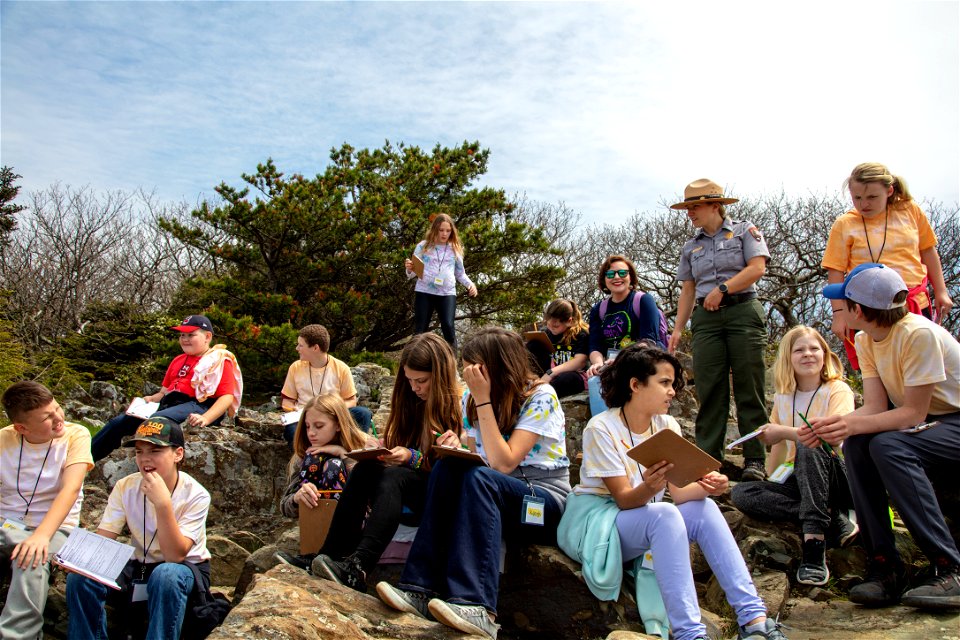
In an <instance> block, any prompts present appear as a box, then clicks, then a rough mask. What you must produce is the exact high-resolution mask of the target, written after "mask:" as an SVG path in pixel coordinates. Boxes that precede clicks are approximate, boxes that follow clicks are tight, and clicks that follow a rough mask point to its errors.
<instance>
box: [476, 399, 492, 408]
mask: <svg viewBox="0 0 960 640" xmlns="http://www.w3.org/2000/svg"><path fill="white" fill-rule="evenodd" d="M488 404H490V401H489V400H487V401H486V402H481V403H480V404H478V405H477V409H479V408H480V407H485V406H487V405H488Z"/></svg>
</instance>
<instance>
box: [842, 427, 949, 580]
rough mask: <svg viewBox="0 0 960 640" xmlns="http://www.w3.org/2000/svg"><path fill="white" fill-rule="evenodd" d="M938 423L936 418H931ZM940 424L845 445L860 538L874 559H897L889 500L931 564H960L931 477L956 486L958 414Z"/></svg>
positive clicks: (857, 439)
mask: <svg viewBox="0 0 960 640" xmlns="http://www.w3.org/2000/svg"><path fill="white" fill-rule="evenodd" d="M931 418H933V419H937V417H936V416H929V417H928V420H930V419H931ZM940 419H941V420H942V422H941V423H940V424H939V425H937V426H935V427H932V428H930V429H927V430H926V431H921V432H920V433H903V432H901V431H884V432H882V433H870V434H865V435H857V436H850V437H849V438H847V439H846V441H845V442H844V443H843V452H844V454H845V455H846V460H847V477H848V479H849V480H850V492H851V493H852V494H853V505H854V508H855V509H856V510H857V522H858V524H859V525H860V535H861V536H862V539H863V544H864V546H865V547H866V549H867V553H868V554H869V555H871V556H876V555H883V556H886V557H888V558H896V557H897V548H896V545H895V544H894V537H893V531H892V530H891V528H890V519H889V516H888V515H887V494H889V495H890V502H892V503H893V507H894V508H895V509H896V510H897V513H899V514H900V517H901V518H902V519H903V523H904V524H905V525H906V526H907V529H908V530H909V531H910V535H911V536H913V540H914V542H916V543H917V546H918V547H920V550H921V551H923V553H924V554H925V555H926V556H927V558H928V559H929V560H931V561H932V560H934V559H936V558H938V557H940V558H946V559H948V560H949V561H950V562H952V563H953V564H960V553H958V551H957V545H956V542H955V541H954V540H953V537H951V535H950V530H949V529H948V528H947V523H946V522H945V521H944V518H943V512H942V511H941V510H940V505H939V503H938V502H937V496H936V495H935V494H934V490H933V484H932V483H931V481H930V476H931V475H938V476H939V477H944V476H945V477H946V478H948V479H949V481H950V482H956V473H955V469H956V467H957V464H958V463H960V413H953V414H950V415H949V416H940Z"/></svg>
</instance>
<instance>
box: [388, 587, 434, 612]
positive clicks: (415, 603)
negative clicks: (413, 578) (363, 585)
mask: <svg viewBox="0 0 960 640" xmlns="http://www.w3.org/2000/svg"><path fill="white" fill-rule="evenodd" d="M377 595H378V596H380V599H381V600H383V603H384V604H385V605H387V606H388V607H391V608H393V609H396V610H397V611H403V612H404V613H412V614H413V615H415V616H420V617H421V618H426V619H427V620H434V619H435V618H434V617H433V614H431V613H430V609H428V608H427V604H428V603H429V602H430V596H428V595H427V594H425V593H420V592H419V591H407V590H406V589H401V588H399V587H395V586H393V585H392V584H390V583H389V582H378V583H377Z"/></svg>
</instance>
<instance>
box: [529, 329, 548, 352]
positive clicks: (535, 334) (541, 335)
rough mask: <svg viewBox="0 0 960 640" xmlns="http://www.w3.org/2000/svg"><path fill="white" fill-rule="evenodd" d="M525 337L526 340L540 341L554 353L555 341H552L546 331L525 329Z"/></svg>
mask: <svg viewBox="0 0 960 640" xmlns="http://www.w3.org/2000/svg"><path fill="white" fill-rule="evenodd" d="M523 339H524V340H525V341H526V342H539V343H541V344H542V345H543V346H545V347H546V348H547V349H548V350H549V351H550V353H553V343H552V342H550V336H548V335H547V332H546V331H524V332H523Z"/></svg>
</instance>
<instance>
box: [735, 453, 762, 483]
mask: <svg viewBox="0 0 960 640" xmlns="http://www.w3.org/2000/svg"><path fill="white" fill-rule="evenodd" d="M766 479H767V470H766V469H765V468H764V466H763V460H761V459H760V458H748V459H747V461H746V462H744V463H743V473H741V474H740V482H759V481H760V480H766Z"/></svg>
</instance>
